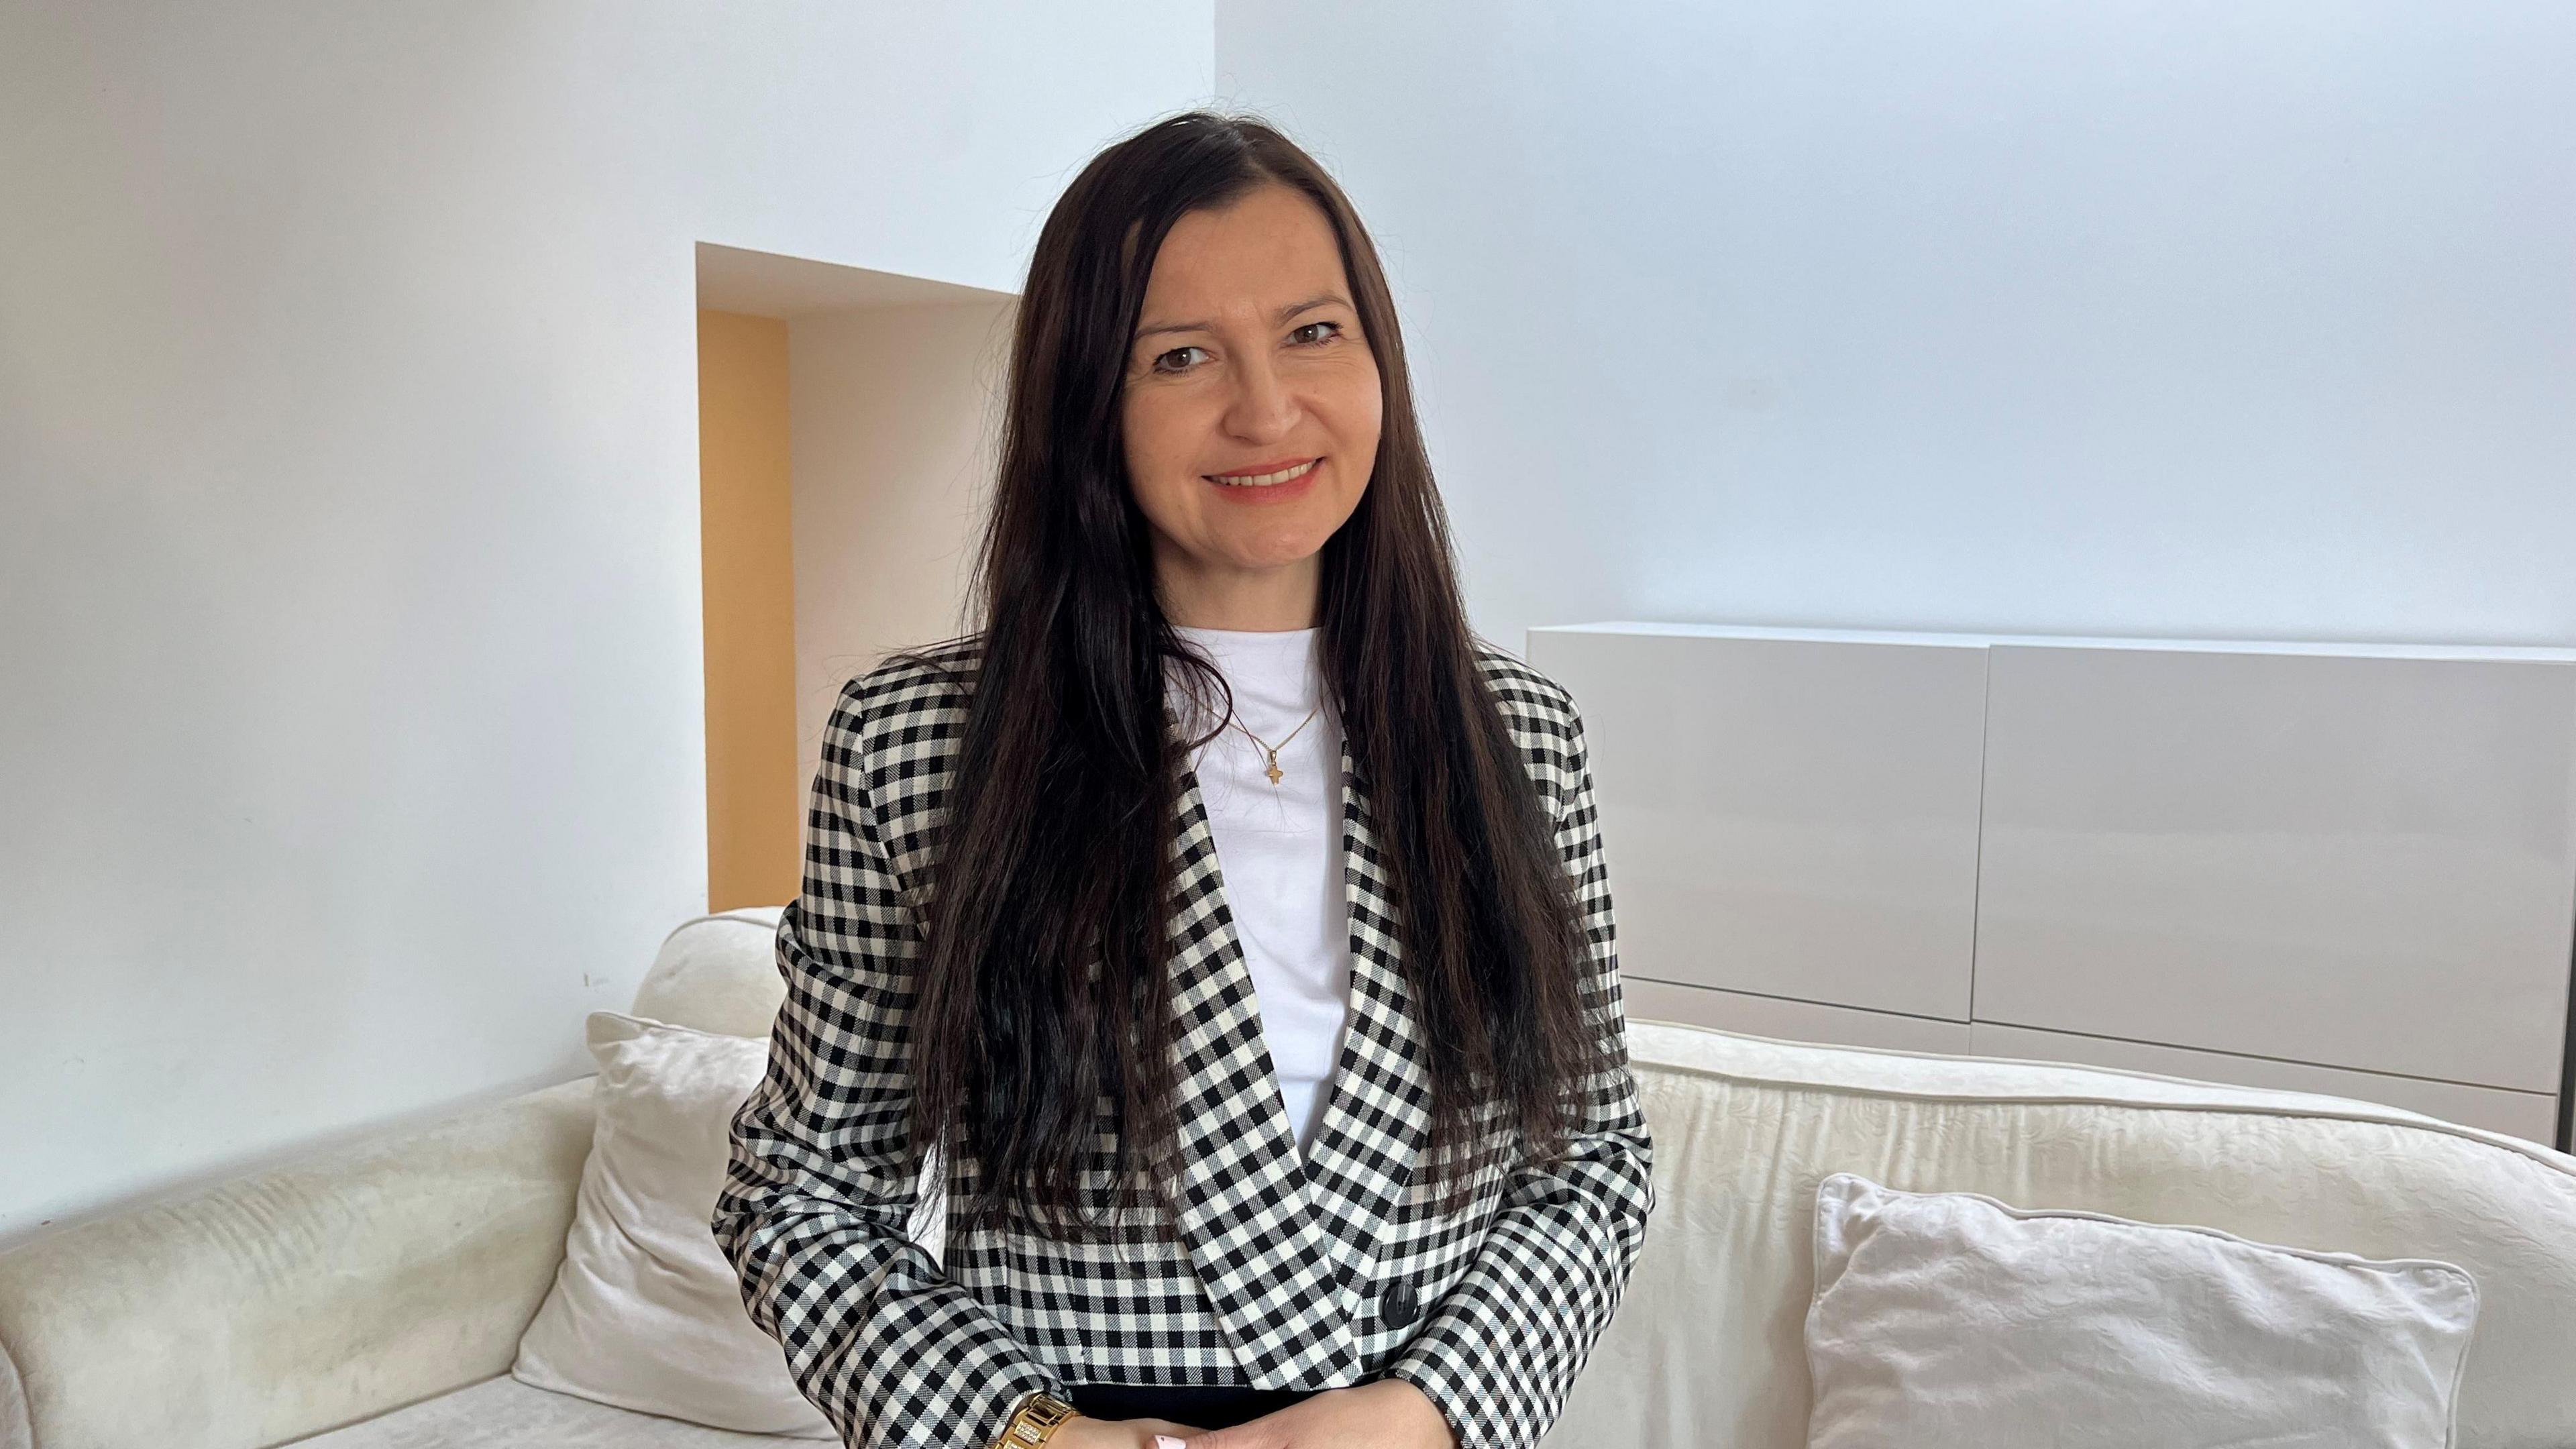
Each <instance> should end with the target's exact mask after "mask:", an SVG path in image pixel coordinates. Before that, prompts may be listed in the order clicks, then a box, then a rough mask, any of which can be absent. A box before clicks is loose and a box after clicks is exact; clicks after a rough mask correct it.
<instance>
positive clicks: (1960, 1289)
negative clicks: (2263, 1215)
mask: <svg viewBox="0 0 2576 1449" xmlns="http://www.w3.org/2000/svg"><path fill="white" fill-rule="evenodd" d="M1815 1231H1816V1252H1815V1269H1816V1295H1815V1300H1814V1302H1813V1303H1812V1305H1811V1306H1810V1307H1809V1309H1808V1312H1807V1363H1808V1367H1809V1369H1810V1371H1811V1372H1812V1373H1813V1374H1814V1375H1815V1403H1814V1411H1813V1414H1812V1416H1811V1417H1810V1420H1809V1422H1808V1425H1807V1446H1808V1449H1900V1446H1901V1449H1987V1446H1990V1445H1997V1444H2052V1445H2057V1446H2060V1449H2072V1446H2077V1445H2082V1446H2088V1449H2169V1446H2172V1445H2176V1444H2265V1445H2278V1446H2282V1449H2288V1446H2291V1445H2310V1446H2317V1449H2325V1446H2333V1449H2364V1446H2381V1449H2433V1446H2439V1445H2447V1444H2449V1443H2450V1442H2451V1428H2452V1404H2453V1401H2454V1399H2455V1397H2456V1395H2457V1394H2458V1391H2459V1380H2460V1368H2461V1364H2462V1363H2463V1362H2464V1360H2465V1359H2466V1357H2467V1353H2468V1347H2469V1336H2470V1334H2471V1332H2472V1331H2473V1330H2474V1328H2475V1327H2476V1324H2477V1306H2478V1291H2477V1285H2476V1284H2475V1283H2473V1282H2471V1281H2470V1279H2469V1275H2468V1274H2466V1273H2464V1272H2462V1271H2460V1270H2459V1269H2458V1268H2456V1267H2453V1266H2452V1265H2450V1264H2448V1263H2436V1262H2432V1261H2430V1260H2427V1259H2421V1258H2415V1259H2399V1260H2396V1261H2378V1260H2373V1259H2363V1258H2353V1257H2349V1256H2345V1255H2342V1254H2331V1253H2313V1252H2308V1251H2305V1250H2302V1249H2297V1248H2284V1247H2280V1246H2277V1245H2275V1244H2270V1243H2255V1242H2248V1241H2247V1240H2245V1239H2243V1238H2239V1237H2236V1236H2234V1235H2232V1234H2228V1233H2221V1232H2215V1231H2213V1230H2211V1229H2207V1228H2201V1227H2194V1226H2188V1225H2181V1224H2159V1223H2141V1222H2134V1221H2131V1220H2130V1219H2127V1218H2119V1217H2111V1216H2108V1215H2105V1214H2100V1213H2075V1212H2060V1211H2056V1210H2054V1209H2049V1208H2041V1207H2020V1206H2012V1205H2008V1204H2005V1203H2000V1202H1997V1201H1995V1200H1994V1199H1993V1198H1990V1197H1986V1196H1983V1195H1982V1194H1978V1193H1968V1192H1935V1193H1911V1192H1895V1191H1892V1190H1890V1189H1887V1188H1883V1187H1881V1186H1879V1185H1878V1184H1876V1183H1874V1182H1871V1181H1870V1180H1868V1179H1867V1178H1864V1177H1861V1176H1858V1175H1857V1174H1854V1173H1848V1172H1837V1173H1833V1174H1831V1175H1829V1176H1828V1177H1826V1178H1825V1180H1824V1184H1823V1185H1822V1186H1821V1187H1820V1188H1819V1189H1818V1190H1817V1193H1816V1229H1815Z"/></svg>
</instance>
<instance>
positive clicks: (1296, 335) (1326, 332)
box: [1288, 322, 1342, 343]
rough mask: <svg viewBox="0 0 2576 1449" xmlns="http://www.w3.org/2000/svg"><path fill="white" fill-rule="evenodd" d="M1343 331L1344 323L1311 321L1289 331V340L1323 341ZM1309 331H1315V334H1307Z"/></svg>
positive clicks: (1304, 341)
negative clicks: (1310, 335)
mask: <svg viewBox="0 0 2576 1449" xmlns="http://www.w3.org/2000/svg"><path fill="white" fill-rule="evenodd" d="M1341 331H1342V324H1341V323H1339V322H1309V323H1307V324H1306V325H1305V326H1303V327H1300V328H1298V329H1297V330H1296V331H1294V332H1291V333H1289V334H1288V340H1289V341H1291V342H1298V343H1314V342H1322V341H1325V340H1326V339H1328V338H1333V337H1338V336H1340V335H1341ZM1309 332H1312V333H1315V335H1314V336H1312V337H1309V336H1307V335H1306V334H1307V333H1309Z"/></svg>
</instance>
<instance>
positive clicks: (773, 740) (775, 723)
mask: <svg viewBox="0 0 2576 1449" xmlns="http://www.w3.org/2000/svg"><path fill="white" fill-rule="evenodd" d="M788 436H789V430H788V383H787V323H786V322H785V321H784V320H782V319H780V318H776V317H752V316H746V315H744V314H742V313H739V312H719V311H714V310H711V309H700V311H699V312H698V518H699V528H700V530H701V533H702V535H703V536H702V540H701V548H702V550H703V551H702V553H701V555H700V569H701V574H702V577H703V579H704V581H705V607H706V638H707V647H706V670H707V909H709V910H711V911H729V910H732V909H734V908H735V907H737V906H755V905H776V904H779V903H780V902H782V901H785V900H787V899H788V898H789V897H791V896H793V895H794V894H795V893H796V887H797V883H798V878H799V871H800V863H801V862H800V856H801V851H802V841H801V839H800V836H799V826H798V817H799V811H798V809H797V795H798V782H797V778H796V769H797V765H796V575H795V557H794V547H793V542H792V540H793V518H794V510H793V506H792V502H791V498H790V492H789V469H788V453H789V449H788Z"/></svg>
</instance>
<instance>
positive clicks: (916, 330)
mask: <svg viewBox="0 0 2576 1449" xmlns="http://www.w3.org/2000/svg"><path fill="white" fill-rule="evenodd" d="M1012 305H1013V304H1012V301H1011V299H1010V298H1008V297H993V296H990V295H989V294H988V295H986V296H984V297H981V298H977V299H975V300H971V301H959V302H955V303H948V304H940V305H931V306H901V307H870V308H865V309H862V310H852V311H840V312H830V313H822V314H815V315H808V316H800V317H797V318H796V319H794V321H793V323H792V325H791V327H790V329H789V341H788V351H789V357H790V374H791V376H792V377H793V379H794V383H793V386H794V389H795V393H796V397H797V407H796V410H795V424H794V426H795V440H796V441H795V458H796V466H795V485H794V486H795V494H796V738H797V741H798V746H799V748H798V756H797V758H798V766H797V768H798V769H799V770H800V771H802V772H803V775H802V777H803V778H805V779H809V780H810V779H811V778H812V776H813V772H814V768H815V766H816V764H817V763H819V761H820V760H821V757H822V736H823V726H824V724H825V723H826V722H827V721H828V720H829V719H830V717H831V710H832V704H833V702H834V701H835V700H836V699H838V698H839V696H840V692H841V686H842V685H843V684H845V683H847V682H848V681H849V680H850V678H851V677H852V676H853V675H856V674H859V673H862V672H864V671H866V670H867V669H868V668H869V667H870V666H872V665H874V664H875V663H876V662H877V661H878V660H879V659H881V658H882V657H884V655H885V654H886V653H887V652H888V651H889V650H893V649H899V648H903V647H905V646H907V645H915V644H924V643H928V642H930V641H932V640H934V639H941V638H945V637H947V636H949V635H952V634H956V633H958V632H960V631H961V630H963V629H964V628H965V627H966V616H965V603H966V582H967V571H968V569H969V568H970V567H971V566H972V564H973V562H974V546H975V543H976V541H977V536H978V531H979V530H980V529H981V527H982V525H983V516H984V509H985V508H986V506H987V504H988V502H989V500H990V496H991V491H992V467H993V444H994V440H995V437H996V432H997V428H998V423H999V414H998V411H997V405H996V400H995V395H996V389H997V387H998V386H999V383H1000V378H1001V373H1002V369H1003V363H1004V360H1005V357H1006V354H1007V351H1008V347H1009V342H1010V325H1011V316H1012Z"/></svg>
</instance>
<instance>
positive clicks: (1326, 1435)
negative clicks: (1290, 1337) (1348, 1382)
mask: <svg viewBox="0 0 2576 1449" xmlns="http://www.w3.org/2000/svg"><path fill="white" fill-rule="evenodd" d="M1181 1438H1182V1440H1183V1442H1184V1443H1185V1445H1186V1449H1458V1437H1457V1435H1455V1434H1453V1433H1451V1432H1450V1430H1449V1421H1448V1420H1447V1419H1446V1418H1443V1417H1442V1416H1441V1413H1440V1410H1439V1408H1438V1406H1436V1405H1434V1404H1433V1403H1432V1402H1431V1398H1430V1396H1429V1395H1427V1394H1425V1393H1423V1392H1422V1390H1420V1389H1417V1388H1415V1387H1414V1386H1413V1385H1411V1384H1409V1383H1407V1382H1405V1381H1404V1380H1403V1379H1379V1380H1377V1381H1376V1382H1375V1383H1366V1384H1354V1385H1352V1386H1351V1387H1349V1388H1347V1389H1326V1390H1324V1391H1323V1392H1322V1393H1319V1394H1315V1395H1312V1396H1311V1397H1308V1398H1304V1399H1300V1400H1298V1401H1297V1402H1296V1403H1293V1404H1290V1405H1289V1406H1288V1407H1287V1408H1284V1409H1280V1410H1277V1411H1275V1412H1272V1413H1268V1414H1264V1415H1262V1416H1261V1417H1260V1418H1258V1419H1248V1420H1246V1421H1244V1422H1243V1423H1241V1424H1237V1425H1236V1426H1234V1427H1233V1428H1231V1429H1217V1430H1213V1431H1210V1432H1208V1433H1204V1434H1190V1435H1183V1436H1181Z"/></svg>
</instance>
